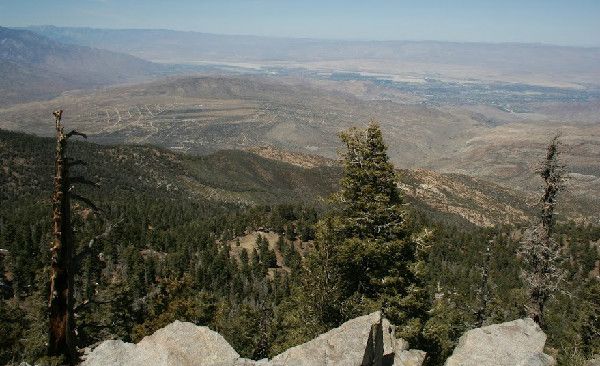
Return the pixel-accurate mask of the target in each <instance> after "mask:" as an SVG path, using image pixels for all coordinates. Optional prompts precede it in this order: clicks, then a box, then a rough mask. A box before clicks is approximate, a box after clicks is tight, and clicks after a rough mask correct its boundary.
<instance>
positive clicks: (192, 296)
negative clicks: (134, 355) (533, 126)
mask: <svg viewBox="0 0 600 366" xmlns="http://www.w3.org/2000/svg"><path fill="white" fill-rule="evenodd" d="M0 132H1V131H0ZM1 137H2V140H0V142H1V143H2V144H0V153H1V157H2V167H0V169H2V170H0V185H1V187H2V195H1V197H0V198H1V199H2V205H1V207H0V249H3V251H2V252H1V253H0V269H1V270H0V294H1V297H2V300H1V301H0V364H7V363H9V364H10V363H16V364H18V363H19V362H20V361H22V360H26V361H29V362H34V361H38V362H42V363H43V362H50V361H51V360H48V359H45V358H44V357H45V353H46V348H45V347H46V345H45V342H46V337H47V335H46V333H47V319H46V316H47V314H46V306H47V296H48V294H47V292H48V271H49V269H48V266H49V256H50V253H49V250H48V249H49V243H50V240H51V237H50V200H49V192H50V189H51V176H52V155H51V154H50V155H48V156H45V155H44V153H43V152H44V149H46V148H47V145H50V146H51V143H52V142H51V141H49V140H45V139H40V138H35V137H31V136H27V135H21V134H13V133H5V132H2V134H1ZM341 138H342V141H343V143H344V146H345V149H344V151H345V153H344V155H343V156H342V160H343V163H344V173H343V175H342V178H341V180H340V182H339V185H338V186H337V187H336V186H332V183H331V182H332V181H333V180H334V178H335V179H337V178H338V175H337V174H336V173H335V172H332V171H331V170H328V169H320V170H316V171H315V170H312V171H311V170H301V171H296V170H293V169H291V168H289V167H288V166H287V165H285V164H283V163H281V164H279V163H275V162H270V161H269V160H266V159H265V160H264V161H263V160H258V161H257V160H249V159H250V157H248V155H245V154H243V153H239V154H238V153H232V154H234V156H233V157H232V156H229V157H227V158H224V157H223V156H221V158H220V159H221V160H220V161H217V162H216V163H211V162H206V161H205V160H202V161H200V162H199V161H197V160H195V159H196V158H189V159H188V160H185V159H183V158H181V157H179V156H175V155H173V154H170V153H168V152H164V151H161V150H157V149H154V148H151V147H139V148H133V147H117V148H110V149H109V148H106V147H99V146H96V145H93V144H74V148H73V150H72V155H73V156H75V157H77V158H81V159H84V160H88V162H89V163H90V164H89V165H88V166H87V167H81V168H80V169H85V172H86V176H89V177H90V178H94V179H95V180H98V181H100V182H101V183H102V184H100V187H99V188H98V189H95V190H92V189H90V190H89V191H86V192H85V194H86V196H89V197H90V198H92V200H93V201H94V202H95V203H96V204H97V205H98V206H99V207H100V208H101V209H102V212H101V214H100V215H94V214H93V213H91V212H90V211H89V210H87V209H86V208H85V207H84V206H75V207H74V209H73V212H74V214H73V221H74V223H73V224H74V228H75V230H76V231H75V237H76V240H77V243H78V248H79V250H78V252H84V251H89V252H90V253H89V254H90V255H87V256H81V257H80V258H78V260H79V262H80V264H79V267H78V268H79V270H78V276H77V283H76V289H77V291H76V294H75V297H76V300H77V301H76V309H75V312H76V314H77V333H78V340H79V344H80V347H82V348H83V347H85V346H88V345H93V344H95V343H97V342H99V341H101V340H105V339H109V338H121V339H123V340H125V341H130V342H136V341H139V340H140V339H141V338H143V337H144V336H145V335H148V334H151V333H153V332H154V331H155V330H157V329H159V328H161V327H164V326H165V325H167V324H169V323H170V322H172V321H174V320H176V319H179V320H182V321H190V322H193V323H195V324H199V325H207V326H209V327H210V328H211V329H213V330H216V331H218V332H219V333H221V334H222V335H223V336H224V337H225V338H226V339H227V340H228V341H229V342H230V343H231V344H232V345H233V346H234V348H235V349H236V350H237V351H238V352H239V353H240V354H241V355H242V356H244V357H250V358H254V359H260V358H263V357H270V356H273V355H275V354H277V353H279V352H281V351H283V350H285V349H286V348H288V347H291V346H293V345H297V344H300V343H302V342H304V341H307V340H309V339H311V338H313V337H314V336H316V335H318V334H320V333H322V332H325V331H327V330H328V329H331V328H333V327H336V326H338V325H339V324H341V323H342V322H344V321H346V320H348V319H350V318H352V317H355V316H358V315H361V314H364V313H367V312H371V311H374V310H380V309H381V310H382V311H383V312H384V313H385V315H386V316H387V317H388V318H389V319H390V320H391V321H392V322H393V323H395V324H397V325H398V326H399V328H398V334H399V336H402V337H404V338H405V339H407V340H409V341H410V343H411V347H412V348H419V349H423V350H425V351H427V352H428V355H429V356H428V360H427V362H428V364H430V365H440V364H443V361H444V360H445V358H446V357H447V356H448V355H449V354H450V353H451V352H452V349H453V347H454V346H455V345H456V342H457V340H458V338H459V337H460V336H461V335H462V334H463V333H464V332H465V331H466V330H468V329H471V328H474V327H477V326H481V325H487V324H492V323H498V322H503V321H509V320H513V319H516V318H520V317H524V316H527V305H528V300H529V299H528V292H527V288H526V283H525V282H524V281H523V277H522V275H521V273H522V270H521V269H522V263H521V258H522V256H520V255H519V251H520V247H521V242H522V239H523V235H524V233H525V227H520V226H497V227H495V228H479V227H475V226H472V225H468V224H465V223H464V222H463V221H460V220H456V221H454V222H453V221H451V220H448V218H447V217H445V218H444V220H439V217H438V216H436V215H432V214H431V213H430V212H428V211H424V210H420V209H419V208H418V206H415V205H406V202H405V201H404V200H403V198H402V196H401V195H400V193H399V191H398V189H397V187H396V182H397V179H398V177H397V173H396V171H395V170H394V168H393V166H392V165H391V163H390V162H389V159H388V157H387V155H386V148H385V144H384V141H383V136H381V132H380V131H379V129H378V127H377V126H376V125H370V126H369V127H368V128H367V129H364V130H358V129H353V130H349V131H346V132H345V133H343V134H342V135H341ZM186 159H187V158H186ZM198 159H201V158H198ZM40 161H47V162H48V163H47V164H41V165H40V164H39V162H40ZM107 161H108V162H110V163H111V164H113V165H114V166H112V167H111V166H106V162H107ZM224 162H226V164H225V163H224ZM264 164H270V166H267V165H264ZM221 165H222V166H223V169H222V170H220V168H219V167H220V166H221ZM190 167H192V168H193V169H192V168H190ZM249 167H250V168H252V169H254V170H247V169H250V168H249ZM184 168H185V170H184ZM236 169H237V170H239V171H240V172H241V173H240V177H237V176H236V175H235V174H234V173H235V171H236ZM183 171H185V172H186V174H196V177H203V175H205V177H204V178H203V179H204V180H205V182H206V184H207V187H211V188H213V189H212V190H205V191H203V192H205V194H204V195H202V194H197V195H194V194H193V192H194V191H192V190H191V189H189V187H186V185H185V184H186V183H185V182H186V181H187V180H186V175H185V174H182V172H183ZM165 172H166V173H165ZM190 172H191V173H190ZM257 172H262V175H260V177H258V178H253V175H256V174H257ZM265 172H275V173H269V174H267V173H265ZM163 173H165V174H164V175H162V174H163ZM271 175H274V177H275V178H274V179H269V176H271ZM168 177H172V180H169V178H168ZM238 178H239V180H240V182H241V183H240V184H239V185H236V179H238ZM305 181H308V182H310V183H309V184H307V186H306V191H304V192H303V191H296V190H295V189H294V183H298V182H305ZM281 182H283V183H281ZM214 187H218V188H219V189H214ZM236 187H238V188H239V187H242V188H241V189H238V190H237V191H236ZM333 191H335V193H334V194H331V193H332V192H333ZM196 192H197V191H196ZM540 194H541V192H540ZM303 196H304V198H306V199H305V200H302V199H301V198H302V197H303ZM319 196H321V197H325V199H316V197H319ZM252 199H254V201H253V202H257V201H258V202H262V204H259V205H255V204H251V203H248V202H251V201H252ZM559 200H560V198H559ZM559 205H560V203H559ZM108 224H114V228H113V229H112V230H111V231H110V233H109V234H107V235H106V236H104V237H101V238H98V239H97V240H95V241H94V243H92V245H90V240H91V238H94V237H95V236H96V235H97V234H98V233H101V232H103V230H104V229H105V228H106V226H107V225H108ZM256 232H259V233H260V235H258V236H257V238H256V240H255V241H254V242H253V243H252V244H253V245H251V249H247V248H246V247H242V243H241V242H240V241H241V240H244V239H245V238H246V237H247V235H249V234H253V233H256ZM267 233H270V234H267ZM273 234H274V235H273ZM267 236H270V237H276V238H277V239H276V240H272V241H271V242H268V240H267V239H266V237H267ZM552 236H553V239H554V240H555V241H556V242H557V243H558V246H559V247H560V248H561V255H562V257H563V258H564V260H563V261H561V262H560V266H561V269H562V270H563V271H564V273H565V276H564V279H563V282H562V283H561V285H560V289H559V290H558V291H556V292H555V293H554V294H553V296H552V297H551V298H550V299H549V301H548V302H547V305H546V307H545V310H544V312H545V313H544V315H545V324H544V327H545V329H544V330H545V332H546V333H547V334H548V337H549V338H548V342H547V346H548V349H547V352H548V353H550V354H553V355H554V356H555V357H556V358H557V359H558V361H559V364H561V365H563V364H564V365H582V364H583V361H584V360H585V359H587V358H590V357H591V356H592V355H593V354H597V353H600V337H599V336H598V334H599V332H600V283H599V281H598V279H597V278H594V273H595V275H597V272H594V271H597V268H596V266H597V261H598V259H599V255H598V242H599V240H600V227H598V226H591V225H581V224H576V223H573V222H562V223H559V224H557V225H556V226H555V227H554V232H553V234H552ZM243 244H244V245H248V243H247V241H246V242H245V243H243Z"/></svg>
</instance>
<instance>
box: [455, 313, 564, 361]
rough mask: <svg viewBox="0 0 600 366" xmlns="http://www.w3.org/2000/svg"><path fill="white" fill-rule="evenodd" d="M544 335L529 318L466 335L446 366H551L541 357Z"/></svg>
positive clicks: (544, 340)
mask: <svg viewBox="0 0 600 366" xmlns="http://www.w3.org/2000/svg"><path fill="white" fill-rule="evenodd" d="M545 343H546V335H545V334H544V332H543V331H542V330H541V329H540V327H539V326H538V325H537V324H536V323H535V322H534V321H533V320H532V319H529V318H526V319H518V320H514V321H511V322H507V323H502V324H494V325H490V326H487V327H482V328H477V329H473V330H470V331H468V332H467V333H465V334H464V335H463V336H462V337H460V340H459V342H458V345H457V346H456V348H455V349H454V353H453V354H452V356H451V357H450V358H448V360H446V364H445V365H446V366H551V365H555V364H556V363H555V361H554V359H553V358H552V357H551V356H548V355H546V354H544V353H543V352H544V344H545Z"/></svg>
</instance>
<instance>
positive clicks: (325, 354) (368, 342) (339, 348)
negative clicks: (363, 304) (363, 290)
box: [271, 312, 391, 366]
mask: <svg viewBox="0 0 600 366" xmlns="http://www.w3.org/2000/svg"><path fill="white" fill-rule="evenodd" d="M381 324H382V321H381V314H380V313H379V312H375V313H372V314H369V315H365V316H361V317H358V318H355V319H352V320H350V321H348V322H346V323H344V324H342V325H341V326H340V327H338V328H335V329H332V330H330V331H329V332H327V333H324V334H321V335H320V336H318V337H317V338H315V339H313V340H311V341H309V342H306V343H304V344H301V345H299V346H296V347H292V348H290V349H288V350H287V351H285V352H283V353H281V354H279V355H277V356H275V357H273V359H272V360H271V364H272V366H316V365H331V366H371V365H373V366H381V362H382V358H383V350H384V344H383V331H382V325H381ZM390 347H391V346H390Z"/></svg>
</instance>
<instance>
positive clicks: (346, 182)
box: [334, 123, 429, 340]
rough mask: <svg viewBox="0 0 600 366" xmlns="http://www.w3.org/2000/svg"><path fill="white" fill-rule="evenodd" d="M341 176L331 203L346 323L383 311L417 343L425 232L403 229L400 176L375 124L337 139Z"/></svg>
mask: <svg viewBox="0 0 600 366" xmlns="http://www.w3.org/2000/svg"><path fill="white" fill-rule="evenodd" d="M341 139H342V141H343V142H344V143H345V145H346V152H345V153H344V154H343V155H342V157H343V165H344V176H343V178H342V180H341V182H340V186H341V188H340V191H339V192H338V193H337V194H336V195H335V196H334V201H335V202H336V203H337V204H339V205H340V207H341V209H340V212H339V214H338V222H339V225H337V226H336V227H334V230H336V231H338V234H336V235H337V236H338V237H339V238H340V242H339V243H338V245H337V246H336V252H337V253H336V261H337V266H338V268H339V271H340V275H341V279H342V283H343V287H344V288H343V291H344V293H345V296H346V300H345V305H344V306H345V309H344V313H345V317H347V318H349V317H352V316H356V315H358V314H360V313H365V312H368V311H372V310H375V309H382V310H383V312H384V314H385V315H386V316H387V317H388V318H389V319H390V320H391V321H392V322H394V323H395V324H397V325H399V329H398V332H399V334H400V335H401V336H403V337H406V338H409V339H412V340H417V338H418V337H419V334H420V332H421V330H422V327H423V322H424V319H425V318H426V316H427V314H426V312H427V309H428V308H429V306H428V300H427V293H426V291H425V288H424V274H425V273H424V272H425V265H424V260H425V257H426V255H427V251H428V245H427V236H428V234H427V232H425V233H424V234H414V233H411V232H410V230H408V229H407V214H406V211H405V208H404V207H403V204H402V198H401V196H400V192H399V190H398V187H397V182H398V176H397V174H396V171H395V170H394V166H393V165H392V163H391V162H390V161H389V157H388V156H387V147H386V145H385V143H384V141H383V136H382V134H381V130H380V128H379V126H378V125H377V124H376V123H371V124H369V126H368V127H367V128H366V129H364V130H360V129H356V128H353V129H350V130H348V131H346V132H343V133H342V134H341Z"/></svg>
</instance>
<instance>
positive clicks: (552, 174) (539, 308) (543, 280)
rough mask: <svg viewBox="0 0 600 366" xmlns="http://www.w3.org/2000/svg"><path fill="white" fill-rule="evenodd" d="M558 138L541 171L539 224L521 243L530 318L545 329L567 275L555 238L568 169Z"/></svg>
mask: <svg viewBox="0 0 600 366" xmlns="http://www.w3.org/2000/svg"><path fill="white" fill-rule="evenodd" d="M559 137H560V136H559V135H557V136H555V137H554V138H553V139H552V141H551V142H550V144H548V147H547V149H546V157H545V159H544V160H543V161H542V164H541V167H540V169H539V170H538V173H539V175H540V177H542V179H543V180H544V193H543V195H542V197H541V198H540V205H541V210H540V217H539V219H538V222H537V223H536V224H534V225H533V226H532V227H530V228H529V229H527V230H526V231H525V235H524V237H523V240H522V242H521V249H520V255H521V262H522V271H521V277H522V278H523V281H524V283H525V288H526V290H527V295H528V297H529V305H528V306H527V312H528V315H529V317H531V318H532V319H533V320H535V321H536V322H537V323H538V324H539V325H540V326H541V327H544V309H545V306H546V303H547V302H548V300H549V299H550V298H551V297H552V296H553V295H554V293H555V292H556V291H558V290H559V285H560V283H561V281H562V280H563V278H564V276H565V273H564V269H563V268H562V266H561V262H562V260H563V258H562V253H561V247H560V244H559V243H558V242H557V241H556V240H554V238H553V237H552V233H553V229H554V223H555V220H556V218H555V212H554V208H555V206H556V199H557V196H558V193H559V192H560V191H562V190H563V189H564V180H565V177H564V176H565V169H564V166H563V165H561V164H560V162H559V159H558V158H559V146H560V141H559Z"/></svg>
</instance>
